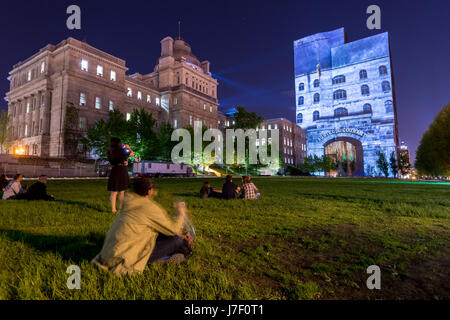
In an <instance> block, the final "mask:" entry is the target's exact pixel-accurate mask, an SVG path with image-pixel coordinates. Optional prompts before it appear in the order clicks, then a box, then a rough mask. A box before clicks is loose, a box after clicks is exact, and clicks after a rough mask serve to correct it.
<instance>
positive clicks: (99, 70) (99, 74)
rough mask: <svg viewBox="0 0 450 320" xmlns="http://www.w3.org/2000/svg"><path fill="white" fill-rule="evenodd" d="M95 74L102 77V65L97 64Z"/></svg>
mask: <svg viewBox="0 0 450 320" xmlns="http://www.w3.org/2000/svg"><path fill="white" fill-rule="evenodd" d="M97 75H98V76H100V77H103V67H102V66H101V65H98V66H97Z"/></svg>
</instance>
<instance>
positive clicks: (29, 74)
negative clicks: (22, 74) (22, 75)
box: [27, 70, 31, 81]
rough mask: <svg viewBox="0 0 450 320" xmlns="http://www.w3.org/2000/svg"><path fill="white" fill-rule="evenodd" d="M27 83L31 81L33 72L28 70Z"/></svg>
mask: <svg viewBox="0 0 450 320" xmlns="http://www.w3.org/2000/svg"><path fill="white" fill-rule="evenodd" d="M27 81H31V70H28V73H27Z"/></svg>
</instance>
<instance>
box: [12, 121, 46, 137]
mask: <svg viewBox="0 0 450 320" xmlns="http://www.w3.org/2000/svg"><path fill="white" fill-rule="evenodd" d="M12 130H13V131H12V134H13V136H14V137H15V138H22V137H25V138H26V137H33V136H36V135H38V134H39V133H41V132H42V130H43V126H42V119H40V120H39V122H35V121H33V122H32V123H31V128H29V127H28V124H25V125H19V126H17V127H12Z"/></svg>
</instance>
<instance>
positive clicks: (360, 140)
mask: <svg viewBox="0 0 450 320" xmlns="http://www.w3.org/2000/svg"><path fill="white" fill-rule="evenodd" d="M294 67H295V92H296V104H297V107H296V119H297V124H298V125H299V126H300V127H302V128H303V129H304V130H306V136H307V150H308V155H318V156H322V155H324V154H325V155H328V156H330V157H332V158H334V159H335V160H336V163H337V164H338V168H337V170H336V172H334V173H333V174H334V175H337V176H347V175H356V176H362V175H378V174H380V170H379V169H378V168H377V165H376V160H377V158H378V152H383V153H384V154H385V156H386V158H387V159H389V157H390V155H391V153H392V152H394V154H396V149H397V146H398V138H397V137H398V133H397V121H396V116H395V115H396V112H395V101H394V94H393V90H394V88H393V82H392V70H391V57H390V51H389V37H388V34H387V33H381V34H378V35H375V36H372V37H368V38H364V39H361V40H357V41H354V42H349V43H347V41H346V36H345V30H344V28H340V29H337V30H333V31H329V32H323V33H318V34H315V35H311V36H308V37H305V38H302V39H299V40H297V41H294Z"/></svg>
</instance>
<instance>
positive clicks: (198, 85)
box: [176, 72, 215, 97]
mask: <svg viewBox="0 0 450 320" xmlns="http://www.w3.org/2000/svg"><path fill="white" fill-rule="evenodd" d="M176 77H177V84H180V74H179V72H177V74H176ZM185 81H186V85H187V86H189V73H186V78H185ZM190 83H191V87H192V89H195V90H198V91H200V92H203V93H205V94H208V95H209V86H208V83H206V82H205V81H203V80H199V79H197V78H195V77H194V76H192V77H191V81H190ZM214 92H215V91H214V87H212V86H211V96H212V97H214Z"/></svg>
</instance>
